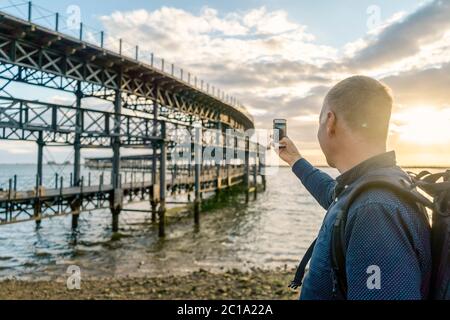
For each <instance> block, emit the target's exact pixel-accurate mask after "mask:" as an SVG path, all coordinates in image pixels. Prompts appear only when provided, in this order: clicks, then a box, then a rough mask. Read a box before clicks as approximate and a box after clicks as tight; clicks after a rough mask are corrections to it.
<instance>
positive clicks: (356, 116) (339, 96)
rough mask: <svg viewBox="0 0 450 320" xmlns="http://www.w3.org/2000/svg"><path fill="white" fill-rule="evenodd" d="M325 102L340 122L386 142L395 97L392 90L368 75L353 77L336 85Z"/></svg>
mask: <svg viewBox="0 0 450 320" xmlns="http://www.w3.org/2000/svg"><path fill="white" fill-rule="evenodd" d="M325 103H326V104H328V106H329V107H330V108H331V110H332V111H334V112H335V114H336V118H337V120H338V121H339V120H340V119H342V120H343V121H344V122H345V123H346V124H347V126H348V127H349V128H350V129H352V130H354V131H355V133H357V134H360V135H361V136H362V137H363V138H366V139H368V140H372V141H386V140H387V136H388V131H389V121H390V119H391V112H392V105H393V98H392V93H391V89H390V88H389V87H387V86H386V85H384V84H383V83H381V82H379V81H377V80H375V79H373V78H370V77H365V76H353V77H350V78H347V79H345V80H343V81H341V82H339V83H338V84H337V85H335V86H334V87H333V88H332V89H331V90H330V92H328V94H327V96H326V98H325Z"/></svg>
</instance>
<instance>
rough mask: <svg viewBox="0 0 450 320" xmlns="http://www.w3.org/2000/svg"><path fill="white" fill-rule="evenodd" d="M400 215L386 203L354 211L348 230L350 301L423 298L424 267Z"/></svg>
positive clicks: (347, 266) (362, 206)
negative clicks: (421, 266) (422, 271)
mask: <svg viewBox="0 0 450 320" xmlns="http://www.w3.org/2000/svg"><path fill="white" fill-rule="evenodd" d="M398 211H399V209H398V208H396V207H395V206H392V205H389V204H384V203H383V204H379V203H367V204H364V205H361V206H360V207H358V208H356V209H354V210H352V209H350V211H349V216H348V220H347V227H346V238H347V254H346V271H347V286H348V292H347V298H348V299H349V300H368V299H371V300H372V299H375V300H405V299H406V300H413V299H421V298H422V297H421V283H422V274H421V270H420V264H419V261H418V257H417V254H416V252H415V250H414V246H413V243H412V240H411V235H410V234H409V231H408V227H407V226H406V225H407V223H405V222H404V221H402V215H401V213H400V212H398Z"/></svg>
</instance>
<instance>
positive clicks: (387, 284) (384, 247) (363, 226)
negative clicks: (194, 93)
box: [278, 76, 431, 300]
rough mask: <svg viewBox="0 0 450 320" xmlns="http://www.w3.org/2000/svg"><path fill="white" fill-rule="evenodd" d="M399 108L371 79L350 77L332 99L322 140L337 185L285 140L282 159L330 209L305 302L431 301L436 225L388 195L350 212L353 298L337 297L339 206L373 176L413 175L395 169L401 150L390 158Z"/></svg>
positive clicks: (365, 198) (366, 198)
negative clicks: (334, 242) (334, 247)
mask: <svg viewBox="0 0 450 320" xmlns="http://www.w3.org/2000/svg"><path fill="white" fill-rule="evenodd" d="M392 105H393V99H392V96H391V94H390V90H389V89H388V88H387V87H386V86H385V85H383V84H382V83H380V82H378V81H377V80H374V79H372V78H369V77H364V76H355V77H351V78H348V79H346V80H344V81H342V82H340V83H338V84H337V85H336V86H335V87H334V88H332V89H331V91H330V92H329V93H328V94H327V96H326V98H325V101H324V104H323V108H322V112H321V115H320V128H319V132H318V139H319V142H320V146H321V148H322V151H323V153H324V154H325V156H326V159H327V162H328V164H329V165H330V166H331V167H333V168H336V169H337V170H338V171H339V172H340V174H341V175H340V176H339V177H338V178H337V179H336V180H334V179H333V178H331V177H330V176H329V175H327V174H326V173H324V172H322V171H320V170H318V169H316V168H314V167H313V166H312V165H311V164H310V163H309V162H308V161H306V160H305V159H304V158H303V157H302V156H301V154H300V153H299V151H298V150H297V148H296V147H295V145H294V144H293V143H292V141H291V140H290V139H289V138H284V139H282V140H281V141H280V149H279V150H278V152H279V156H280V157H281V158H282V159H283V160H284V161H286V162H287V163H288V164H289V165H290V166H291V167H292V170H293V172H294V173H295V174H296V175H297V177H298V178H299V179H300V181H301V182H302V183H303V185H304V186H305V187H306V189H307V190H308V191H309V192H310V193H311V194H312V195H313V196H314V198H315V199H316V200H317V201H318V202H319V204H320V205H321V206H322V207H323V208H325V209H326V210H327V213H326V216H325V218H324V221H323V225H322V228H321V230H320V232H319V235H318V238H317V241H316V244H315V246H314V250H313V253H312V257H311V261H310V267H309V272H308V274H307V275H306V276H305V279H304V281H303V286H302V290H301V295H300V299H305V300H310V299H314V300H319V299H326V300H330V299H343V298H347V299H356V300H362V299H377V300H380V299H381V300H385V299H426V298H427V295H428V291H429V281H430V274H431V252H430V251H431V249H430V226H429V225H428V223H427V221H426V220H425V219H423V216H422V218H421V217H420V215H421V214H422V213H420V212H418V209H417V208H415V206H413V205H412V204H409V203H407V202H405V201H404V200H402V199H401V198H400V197H398V196H397V195H396V194H395V193H394V192H392V191H389V190H383V189H369V190H367V191H366V192H363V193H362V194H361V195H360V196H358V197H357V198H356V199H355V201H353V202H352V204H351V206H350V209H349V211H348V219H347V221H346V226H345V243H346V255H345V258H346V259H345V261H346V262H345V266H346V268H345V269H346V270H345V275H346V285H347V296H346V297H344V296H343V295H342V294H336V291H339V290H338V288H336V277H337V275H336V274H335V272H334V270H333V268H332V261H331V237H332V228H333V224H334V222H335V219H336V215H337V211H338V210H339V206H340V203H341V202H343V201H345V197H346V195H348V192H349V190H351V189H352V187H354V186H355V185H356V184H357V183H358V180H359V181H360V179H361V178H363V177H365V176H367V175H370V174H382V175H398V176H406V173H404V172H403V171H402V170H401V169H400V168H399V167H397V166H396V158H395V152H393V151H392V152H386V140H387V136H388V129H389V121H390V116H391V110H392ZM371 277H372V278H371ZM373 277H378V279H373Z"/></svg>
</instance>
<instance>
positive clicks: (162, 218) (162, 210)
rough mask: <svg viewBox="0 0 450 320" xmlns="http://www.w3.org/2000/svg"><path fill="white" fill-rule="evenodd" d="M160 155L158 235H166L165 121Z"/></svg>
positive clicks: (162, 125)
mask: <svg viewBox="0 0 450 320" xmlns="http://www.w3.org/2000/svg"><path fill="white" fill-rule="evenodd" d="M161 138H162V141H161V155H160V169H159V201H160V203H159V212H158V213H159V236H160V237H164V236H165V235H166V230H165V229H166V189H167V184H166V170H167V145H166V141H165V140H166V123H165V122H162V123H161Z"/></svg>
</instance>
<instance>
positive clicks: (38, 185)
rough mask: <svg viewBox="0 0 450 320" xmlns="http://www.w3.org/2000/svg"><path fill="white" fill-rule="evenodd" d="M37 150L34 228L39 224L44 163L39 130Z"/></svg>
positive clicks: (41, 137)
mask: <svg viewBox="0 0 450 320" xmlns="http://www.w3.org/2000/svg"><path fill="white" fill-rule="evenodd" d="M37 146H38V152H37V174H36V201H35V203H34V218H35V221H36V228H39V227H40V226H41V221H42V219H41V215H42V210H41V192H42V180H43V165H44V147H45V142H44V136H43V132H42V131H39V137H38V140H37Z"/></svg>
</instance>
